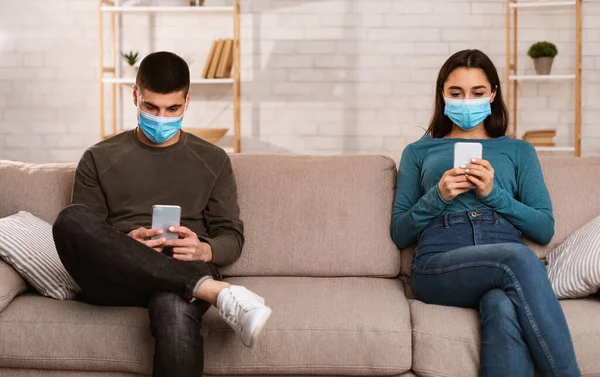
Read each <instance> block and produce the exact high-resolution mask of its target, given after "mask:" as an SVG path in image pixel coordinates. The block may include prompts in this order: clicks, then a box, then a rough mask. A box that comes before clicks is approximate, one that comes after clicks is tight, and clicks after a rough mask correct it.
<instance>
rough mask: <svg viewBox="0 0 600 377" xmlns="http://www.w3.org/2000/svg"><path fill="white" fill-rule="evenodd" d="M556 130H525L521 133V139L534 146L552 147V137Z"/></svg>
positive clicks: (553, 144)
mask: <svg viewBox="0 0 600 377" xmlns="http://www.w3.org/2000/svg"><path fill="white" fill-rule="evenodd" d="M555 136H556V130H535V131H527V132H525V134H524V135H523V140H525V141H528V142H530V143H531V144H533V145H535V146H536V147H554V146H556V144H555V143H554V137H555Z"/></svg>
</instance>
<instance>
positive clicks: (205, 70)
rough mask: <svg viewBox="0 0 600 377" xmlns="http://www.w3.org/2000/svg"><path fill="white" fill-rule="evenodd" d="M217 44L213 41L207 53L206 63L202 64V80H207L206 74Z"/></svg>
mask: <svg viewBox="0 0 600 377" xmlns="http://www.w3.org/2000/svg"><path fill="white" fill-rule="evenodd" d="M218 43H219V42H218V41H214V42H213V43H212V47H211V48H210V52H209V53H208V57H207V58H206V63H205V64H204V70H203V71H202V78H203V79H207V78H208V72H209V70H210V66H211V64H212V60H213V59H214V56H215V51H216V49H217V44H218Z"/></svg>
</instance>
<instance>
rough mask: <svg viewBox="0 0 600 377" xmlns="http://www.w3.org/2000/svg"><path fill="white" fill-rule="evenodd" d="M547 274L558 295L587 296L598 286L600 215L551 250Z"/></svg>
mask: <svg viewBox="0 0 600 377" xmlns="http://www.w3.org/2000/svg"><path fill="white" fill-rule="evenodd" d="M548 277H549V278H550V283H551V284H552V288H553V289H554V292H555V293H556V296H557V297H558V298H559V299H565V298H581V297H587V296H589V295H592V294H594V293H596V292H598V290H600V216H599V217H596V218H595V219H593V220H592V221H590V222H589V223H587V224H585V225H584V226H583V227H581V229H578V230H577V231H576V232H575V233H573V234H571V236H569V238H567V240H566V241H565V242H563V243H562V244H561V245H560V246H558V247H557V248H555V249H554V250H552V251H551V252H550V254H549V255H548Z"/></svg>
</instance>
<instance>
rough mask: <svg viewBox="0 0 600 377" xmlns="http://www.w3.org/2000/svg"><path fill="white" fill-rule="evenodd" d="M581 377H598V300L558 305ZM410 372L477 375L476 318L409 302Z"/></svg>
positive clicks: (471, 313)
mask: <svg viewBox="0 0 600 377" xmlns="http://www.w3.org/2000/svg"><path fill="white" fill-rule="evenodd" d="M561 305H562V308H563V311H564V312H565V316H566V317H567V322H568V324H569V328H570V331H571V335H572V337H573V343H574V345H575V353H576V355H577V361H578V363H579V368H580V369H581V372H582V374H583V375H584V376H600V363H598V360H600V321H598V318H599V317H600V300H598V299H581V300H565V301H561ZM410 308H411V315H412V321H413V352H414V353H413V370H414V372H415V373H417V374H418V375H419V376H423V377H429V376H431V377H441V376H449V377H450V376H452V377H459V376H460V377H477V376H478V375H479V347H480V344H481V341H480V334H479V315H478V313H477V311H475V310H471V309H462V308H453V307H447V306H438V305H427V304H424V303H422V302H420V301H411V303H410Z"/></svg>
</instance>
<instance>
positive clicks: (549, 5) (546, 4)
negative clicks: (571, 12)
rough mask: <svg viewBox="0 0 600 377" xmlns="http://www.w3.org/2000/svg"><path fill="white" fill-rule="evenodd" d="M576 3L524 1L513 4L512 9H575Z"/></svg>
mask: <svg viewBox="0 0 600 377" xmlns="http://www.w3.org/2000/svg"><path fill="white" fill-rule="evenodd" d="M576 3H577V2H576V1H523V2H517V3H512V4H510V5H509V6H510V7H511V8H556V7H574V6H575V5H576Z"/></svg>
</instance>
